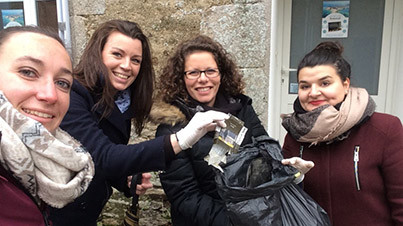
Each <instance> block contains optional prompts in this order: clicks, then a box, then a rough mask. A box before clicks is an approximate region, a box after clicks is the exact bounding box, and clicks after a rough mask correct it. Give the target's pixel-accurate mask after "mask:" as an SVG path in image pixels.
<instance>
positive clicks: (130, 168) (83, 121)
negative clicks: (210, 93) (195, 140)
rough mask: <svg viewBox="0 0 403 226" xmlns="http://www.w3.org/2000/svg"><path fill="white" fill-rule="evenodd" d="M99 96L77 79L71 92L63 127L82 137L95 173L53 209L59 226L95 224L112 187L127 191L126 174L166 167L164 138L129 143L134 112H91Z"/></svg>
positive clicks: (52, 213) (53, 215)
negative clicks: (69, 199) (68, 200)
mask: <svg viewBox="0 0 403 226" xmlns="http://www.w3.org/2000/svg"><path fill="white" fill-rule="evenodd" d="M95 103H96V99H95V98H94V97H93V96H92V95H91V93H90V92H89V91H88V90H87V89H86V88H85V87H83V86H82V85H81V84H79V82H77V81H76V80H75V81H74V83H73V86H72V90H71V94H70V107H69V110H68V112H67V114H66V116H65V118H64V119H63V121H62V123H61V128H62V129H64V130H65V131H67V132H68V133H69V134H71V135H72V136H73V137H74V138H76V139H77V140H79V141H80V142H81V143H82V144H83V145H84V146H85V147H86V148H87V150H88V151H89V152H90V153H91V156H92V158H93V160H94V162H95V176H94V178H93V180H92V182H91V184H90V186H89V188H88V190H87V191H86V192H85V193H84V194H83V195H82V196H81V197H79V198H77V199H76V200H75V201H74V202H73V203H70V204H69V205H67V206H66V207H64V208H62V209H51V211H50V218H51V220H52V222H53V224H54V225H55V226H58V225H75V226H76V225H85V226H88V225H96V221H97V218H98V216H99V215H100V213H101V211H102V209H103V207H104V205H105V204H106V202H107V201H108V199H109V197H110V196H111V194H112V186H113V187H115V188H117V189H118V190H120V191H127V189H128V188H127V176H129V175H132V174H135V173H139V172H148V171H156V170H161V169H164V168H165V154H164V153H165V152H164V140H163V137H158V138H156V139H154V140H150V141H146V142H142V143H138V144H132V145H127V143H128V141H129V137H130V129H131V125H130V122H131V118H132V116H133V112H131V111H130V109H129V110H127V111H126V112H125V113H123V114H122V113H121V112H120V111H119V109H118V108H117V106H115V108H114V109H113V111H112V113H111V114H110V116H109V117H107V118H106V119H102V120H100V118H101V115H102V112H101V111H95V112H93V111H92V108H93V106H94V104H95Z"/></svg>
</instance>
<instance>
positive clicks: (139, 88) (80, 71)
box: [74, 20, 154, 134]
mask: <svg viewBox="0 0 403 226" xmlns="http://www.w3.org/2000/svg"><path fill="white" fill-rule="evenodd" d="M115 31H117V32H120V33H122V34H124V35H126V36H128V37H130V38H132V39H138V40H140V41H141V46H142V50H143V56H142V61H141V66H140V71H139V74H138V75H137V78H136V80H135V81H134V82H133V84H132V85H131V86H130V88H129V89H130V93H131V94H130V97H131V104H130V108H131V109H132V110H133V111H134V112H135V116H134V126H135V128H136V132H137V133H138V134H140V133H141V131H142V130H143V128H144V124H145V121H146V119H147V118H148V115H149V113H150V110H151V106H152V93H153V89H154V87H153V85H154V70H153V67H152V60H151V50H150V44H149V41H148V38H147V37H146V36H145V35H144V34H143V32H142V30H141V29H140V27H139V25H138V24H137V23H135V22H131V21H126V20H111V21H108V22H105V23H103V24H101V25H100V27H99V28H98V29H97V30H96V31H95V32H94V34H93V35H92V37H91V39H90V41H89V42H88V45H87V47H86V48H85V50H84V53H83V55H82V56H81V59H80V62H79V63H78V65H77V66H76V68H75V69H74V76H75V78H76V79H77V80H78V81H79V82H80V83H81V84H82V85H83V86H84V87H86V88H87V89H88V90H89V91H90V92H92V93H93V94H94V95H95V96H97V97H99V100H98V102H97V103H96V104H95V106H94V109H93V110H96V109H102V110H103V113H102V118H104V117H107V116H108V115H109V114H110V113H111V111H112V109H113V108H114V101H115V100H114V96H115V94H116V90H115V89H114V88H113V86H112V84H111V82H110V80H109V76H108V69H107V68H106V66H105V64H104V63H103V61H102V50H103V49H104V46H105V43H106V42H107V39H108V37H109V35H110V34H111V33H112V32H115Z"/></svg>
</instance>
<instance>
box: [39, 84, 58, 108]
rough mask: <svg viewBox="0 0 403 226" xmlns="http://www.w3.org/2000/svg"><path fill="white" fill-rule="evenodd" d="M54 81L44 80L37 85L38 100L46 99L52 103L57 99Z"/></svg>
mask: <svg viewBox="0 0 403 226" xmlns="http://www.w3.org/2000/svg"><path fill="white" fill-rule="evenodd" d="M56 89H57V88H56V85H55V83H54V81H53V80H52V81H46V83H44V84H42V85H39V86H38V87H37V94H36V97H37V98H38V100H41V101H46V102H48V103H50V104H53V103H55V102H56V101H57V90H56Z"/></svg>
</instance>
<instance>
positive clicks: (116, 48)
mask: <svg viewBox="0 0 403 226" xmlns="http://www.w3.org/2000/svg"><path fill="white" fill-rule="evenodd" d="M111 48H112V49H115V50H119V51H121V52H124V53H126V52H125V51H124V50H123V49H121V48H119V47H115V46H113V47H111ZM134 57H143V55H134Z"/></svg>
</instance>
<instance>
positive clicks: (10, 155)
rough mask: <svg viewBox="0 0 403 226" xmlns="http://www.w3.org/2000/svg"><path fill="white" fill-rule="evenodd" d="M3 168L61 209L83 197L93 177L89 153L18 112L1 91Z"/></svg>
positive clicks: (37, 197)
mask: <svg viewBox="0 0 403 226" xmlns="http://www.w3.org/2000/svg"><path fill="white" fill-rule="evenodd" d="M0 130H1V132H2V138H1V149H0V164H2V166H3V167H4V168H5V169H6V170H8V171H10V172H11V174H12V175H13V176H14V177H15V178H16V179H17V180H18V181H19V182H20V183H21V184H22V185H23V186H24V187H25V188H26V190H27V191H28V192H29V193H30V194H31V195H32V196H33V198H34V199H35V200H36V202H37V204H40V199H41V200H43V201H44V202H46V203H47V204H49V205H50V206H53V207H56V208H62V207H63V206H65V205H66V204H68V203H70V202H72V201H73V200H74V199H75V198H77V197H78V196H80V195H81V194H83V193H84V191H85V190H86V189H87V187H88V185H89V184H90V182H91V180H92V177H93V175H94V172H95V171H94V163H93V161H92V158H91V156H90V154H89V153H88V152H86V151H85V150H84V148H83V147H82V146H81V144H80V143H79V142H78V141H76V140H75V139H74V138H72V137H71V136H70V135H69V134H67V133H66V132H64V131H63V130H61V129H60V128H58V129H57V130H56V131H55V133H54V134H52V133H50V132H49V131H48V130H46V129H45V128H44V127H43V125H42V124H41V123H39V122H37V121H35V120H33V119H31V118H29V117H26V116H25V115H23V114H21V113H20V112H18V111H17V110H16V109H15V108H14V107H13V106H12V105H11V103H10V102H8V100H7V99H6V97H5V96H4V94H3V93H2V92H1V91H0Z"/></svg>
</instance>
